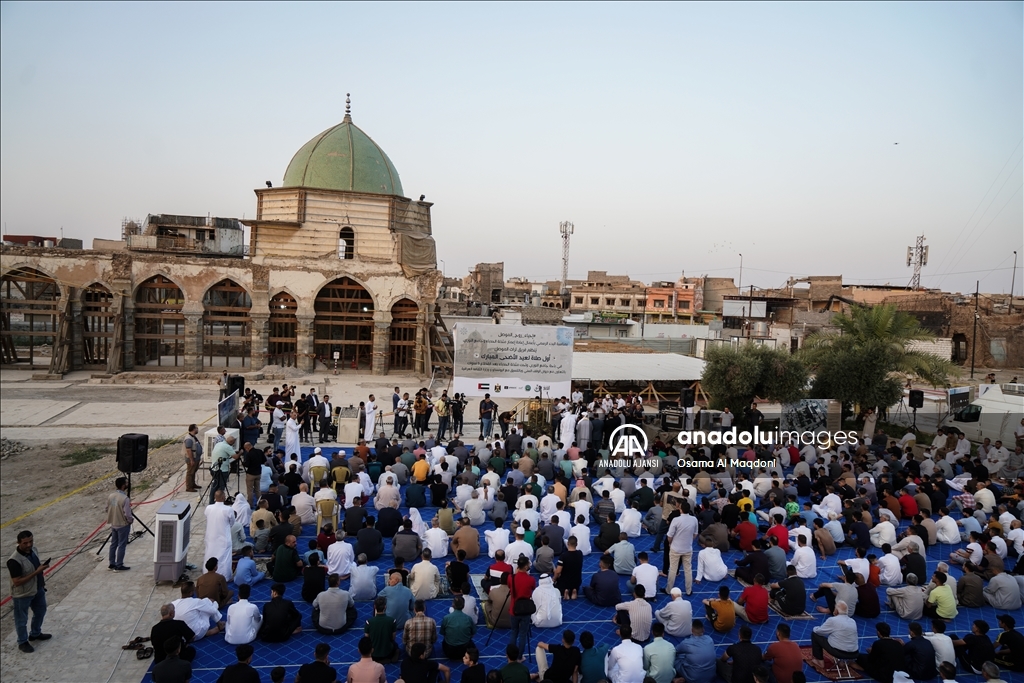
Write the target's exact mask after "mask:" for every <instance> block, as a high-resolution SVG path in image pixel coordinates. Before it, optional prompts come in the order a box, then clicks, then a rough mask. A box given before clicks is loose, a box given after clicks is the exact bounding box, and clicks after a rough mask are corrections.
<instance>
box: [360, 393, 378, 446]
mask: <svg viewBox="0 0 1024 683" xmlns="http://www.w3.org/2000/svg"><path fill="white" fill-rule="evenodd" d="M376 424H377V404H376V403H374V397H373V394H370V397H369V398H368V399H367V401H366V425H365V426H364V427H363V440H365V441H366V443H372V442H373V433H374V430H373V427H374V425H376Z"/></svg>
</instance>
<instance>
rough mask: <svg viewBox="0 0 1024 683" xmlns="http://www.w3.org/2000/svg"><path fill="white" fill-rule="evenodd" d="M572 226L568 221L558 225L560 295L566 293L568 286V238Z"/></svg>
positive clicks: (571, 231) (570, 234)
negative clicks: (560, 276) (560, 245)
mask: <svg viewBox="0 0 1024 683" xmlns="http://www.w3.org/2000/svg"><path fill="white" fill-rule="evenodd" d="M573 229H574V226H573V224H572V223H570V222H569V221H562V222H561V223H559V224H558V231H559V232H560V233H562V292H561V293H562V294H565V292H566V291H567V290H566V288H567V287H568V284H569V238H570V237H571V236H572V233H573Z"/></svg>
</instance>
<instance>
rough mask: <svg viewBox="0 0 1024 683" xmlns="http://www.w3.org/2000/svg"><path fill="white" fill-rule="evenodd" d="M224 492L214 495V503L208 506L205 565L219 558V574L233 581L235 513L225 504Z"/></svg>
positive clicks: (226, 579)
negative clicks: (208, 561)
mask: <svg viewBox="0 0 1024 683" xmlns="http://www.w3.org/2000/svg"><path fill="white" fill-rule="evenodd" d="M224 500H225V497H224V491H217V493H215V494H214V503H213V504H212V505H207V506H206V553H205V555H204V557H203V563H204V564H205V563H206V560H208V559H210V558H211V557H215V558H217V573H218V574H221V575H222V576H223V577H224V580H225V581H230V580H231V526H232V525H233V524H234V523H235V511H234V510H232V509H231V508H229V507H228V506H227V505H225V504H224Z"/></svg>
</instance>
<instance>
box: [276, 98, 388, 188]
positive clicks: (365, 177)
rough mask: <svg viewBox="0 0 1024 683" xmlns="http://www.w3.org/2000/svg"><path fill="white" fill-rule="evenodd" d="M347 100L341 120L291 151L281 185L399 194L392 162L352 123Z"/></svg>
mask: <svg viewBox="0 0 1024 683" xmlns="http://www.w3.org/2000/svg"><path fill="white" fill-rule="evenodd" d="M349 102H350V101H349V100H348V99H347V98H346V100H345V118H344V120H343V121H342V122H341V123H339V124H338V125H336V126H334V127H332V128H328V129H327V130H325V131H324V132H322V133H320V134H319V135H317V136H316V137H315V138H313V139H312V140H310V141H309V142H307V143H306V144H304V145H303V146H302V148H301V149H299V151H298V152H296V153H295V156H294V157H292V160H291V162H290V163H289V164H288V169H287V170H286V171H285V172H284V182H283V183H282V186H283V187H309V188H317V189H322V190H344V191H347V192H367V193H370V194H393V195H402V181H401V180H399V178H398V171H397V170H396V169H395V165H394V164H392V163H391V159H389V158H388V155H387V154H385V153H384V150H383V149H381V148H380V146H379V145H378V144H377V143H376V142H374V141H373V139H372V138H371V137H370V136H369V135H367V134H366V133H364V132H363V131H362V129H360V128H359V126H357V125H355V124H354V123H352V113H351V109H350V103H349Z"/></svg>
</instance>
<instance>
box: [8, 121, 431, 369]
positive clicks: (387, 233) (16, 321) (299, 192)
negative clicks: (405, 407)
mask: <svg viewBox="0 0 1024 683" xmlns="http://www.w3.org/2000/svg"><path fill="white" fill-rule="evenodd" d="M268 185H269V183H268ZM430 207H431V204H430V203H429V202H425V201H422V198H421V201H414V200H410V199H408V198H406V197H404V196H403V190H402V184H401V181H400V179H399V176H398V172H397V170H396V169H395V167H394V165H393V164H392V163H391V160H390V159H389V158H388V156H387V155H386V154H385V153H384V151H383V150H382V149H381V148H380V147H379V146H378V145H377V143H375V142H374V141H373V140H372V139H371V138H370V137H369V136H368V135H366V134H365V133H364V132H363V131H362V130H361V129H360V128H358V127H357V126H356V125H355V124H354V123H353V122H352V117H351V114H350V112H349V111H348V107H346V114H345V118H344V120H343V121H342V122H341V123H339V124H338V125H336V126H333V127H331V128H329V129H327V130H325V131H324V132H322V133H320V134H319V135H317V136H316V137H314V138H313V139H311V140H310V141H309V142H307V143H306V144H305V145H303V147H302V148H301V149H299V151H298V152H297V153H296V154H295V156H294V157H293V158H292V160H291V163H289V164H288V167H287V169H286V170H285V173H284V181H283V183H282V186H281V187H267V188H261V189H258V190H256V212H255V213H256V218H255V219H253V220H247V221H244V224H245V225H247V226H248V227H249V229H250V236H249V244H248V245H247V246H248V249H247V251H248V255H245V254H244V252H245V251H246V249H245V247H246V245H244V244H243V243H242V239H241V237H242V234H243V232H242V230H241V226H240V223H239V221H238V220H237V219H230V218H229V219H222V218H216V219H210V218H204V217H192V216H176V215H167V214H159V215H152V216H150V217H149V219H147V221H146V222H145V223H144V224H143V225H142V226H135V227H133V228H132V229H130V230H126V231H125V232H126V234H125V235H124V238H125V239H124V241H125V243H126V244H125V247H126V248H119V247H117V245H116V243H114V245H113V246H112V245H110V244H105V245H104V247H105V249H104V250H102V251H100V250H90V251H72V250H68V249H58V248H42V247H33V246H16V245H11V244H7V243H6V242H5V244H4V246H3V247H2V248H0V249H2V250H0V273H2V286H0V290H2V291H0V320H2V323H3V326H2V330H0V341H2V351H3V354H2V361H3V363H4V364H7V365H26V366H31V367H40V366H48V367H49V369H50V372H51V373H62V372H67V371H68V370H72V369H80V368H85V367H89V368H97V369H105V370H106V372H110V373H113V372H119V371H122V370H142V369H145V370H157V369H172V370H178V371H187V372H199V371H203V370H204V369H209V368H217V369H220V368H225V367H226V368H228V369H237V370H239V371H247V370H250V369H259V368H262V367H263V366H264V365H269V364H280V365H293V366H297V367H298V368H299V369H301V370H303V371H306V372H310V371H313V370H314V368H315V367H316V366H317V364H318V363H320V364H322V365H323V366H326V367H332V366H333V364H334V359H335V358H337V359H338V361H339V365H340V366H341V367H343V368H358V369H363V370H364V371H365V370H367V369H370V370H372V372H373V373H374V374H386V373H387V372H388V371H389V370H391V369H401V370H403V371H412V372H418V373H428V372H429V371H430V368H431V365H432V364H434V363H435V361H436V362H438V363H440V362H442V361H443V356H444V354H445V344H446V342H445V340H444V338H443V337H444V334H443V331H442V332H441V333H439V331H438V330H437V329H436V328H435V326H434V322H435V312H434V306H435V304H436V300H437V293H438V289H439V287H440V284H441V279H442V278H441V273H440V272H439V271H438V270H437V268H436V255H435V245H434V239H433V237H432V235H431V223H430ZM108 242H111V241H108ZM432 350H433V351H432Z"/></svg>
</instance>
